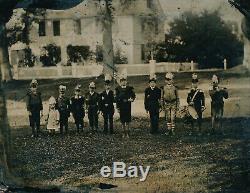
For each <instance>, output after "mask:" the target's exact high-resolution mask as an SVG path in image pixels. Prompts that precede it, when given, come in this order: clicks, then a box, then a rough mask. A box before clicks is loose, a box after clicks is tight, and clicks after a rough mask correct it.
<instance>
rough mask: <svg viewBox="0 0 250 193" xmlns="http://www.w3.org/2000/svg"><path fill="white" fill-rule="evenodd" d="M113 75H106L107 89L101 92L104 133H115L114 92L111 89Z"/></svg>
mask: <svg viewBox="0 0 250 193" xmlns="http://www.w3.org/2000/svg"><path fill="white" fill-rule="evenodd" d="M111 80H112V77H111V76H110V75H106V76H105V90H104V91H103V92H102V93H101V94H100V110H101V112H102V115H103V118H104V134H107V133H108V128H109V132H110V134H113V132H114V131H113V116H114V92H113V91H112V90H110V88H111V85H110V84H111Z"/></svg>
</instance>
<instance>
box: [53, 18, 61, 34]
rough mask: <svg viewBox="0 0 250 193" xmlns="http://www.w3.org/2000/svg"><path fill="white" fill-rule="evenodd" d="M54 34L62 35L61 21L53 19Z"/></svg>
mask: <svg viewBox="0 0 250 193" xmlns="http://www.w3.org/2000/svg"><path fill="white" fill-rule="evenodd" d="M53 33H54V36H60V21H53Z"/></svg>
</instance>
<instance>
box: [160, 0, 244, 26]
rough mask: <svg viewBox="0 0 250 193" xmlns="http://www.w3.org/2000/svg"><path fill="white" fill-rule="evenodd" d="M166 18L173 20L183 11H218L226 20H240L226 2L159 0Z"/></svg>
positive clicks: (212, 0) (234, 10)
mask: <svg viewBox="0 0 250 193" xmlns="http://www.w3.org/2000/svg"><path fill="white" fill-rule="evenodd" d="M159 1H160V3H161V5H162V8H163V10H164V11H165V14H166V16H168V17H169V18H173V17H176V16H178V15H179V14H181V13H182V12H184V11H189V10H193V11H195V12H200V11H203V10H205V9H206V10H211V11H212V10H216V9H218V10H219V11H220V13H221V14H222V16H223V17H224V18H225V19H227V20H238V21H239V20H241V18H242V15H241V14H240V13H239V12H238V11H237V10H236V9H235V8H233V7H231V5H230V4H229V3H228V1H227V0H159Z"/></svg>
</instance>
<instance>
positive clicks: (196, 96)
mask: <svg viewBox="0 0 250 193" xmlns="http://www.w3.org/2000/svg"><path fill="white" fill-rule="evenodd" d="M198 82H199V80H198V76H197V74H195V73H194V74H193V75H192V88H191V90H190V91H189V93H188V96H187V103H188V105H190V106H192V107H193V108H194V109H195V111H196V112H197V115H198V118H197V122H198V132H200V131H201V125H202V112H203V111H204V110H205V95H204V92H203V91H202V90H201V89H198ZM191 125H192V129H193V128H194V119H192V120H191Z"/></svg>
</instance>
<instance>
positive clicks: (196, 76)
mask: <svg viewBox="0 0 250 193" xmlns="http://www.w3.org/2000/svg"><path fill="white" fill-rule="evenodd" d="M198 81H199V80H198V75H197V74H196V73H193V74H192V83H197V82H198Z"/></svg>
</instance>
